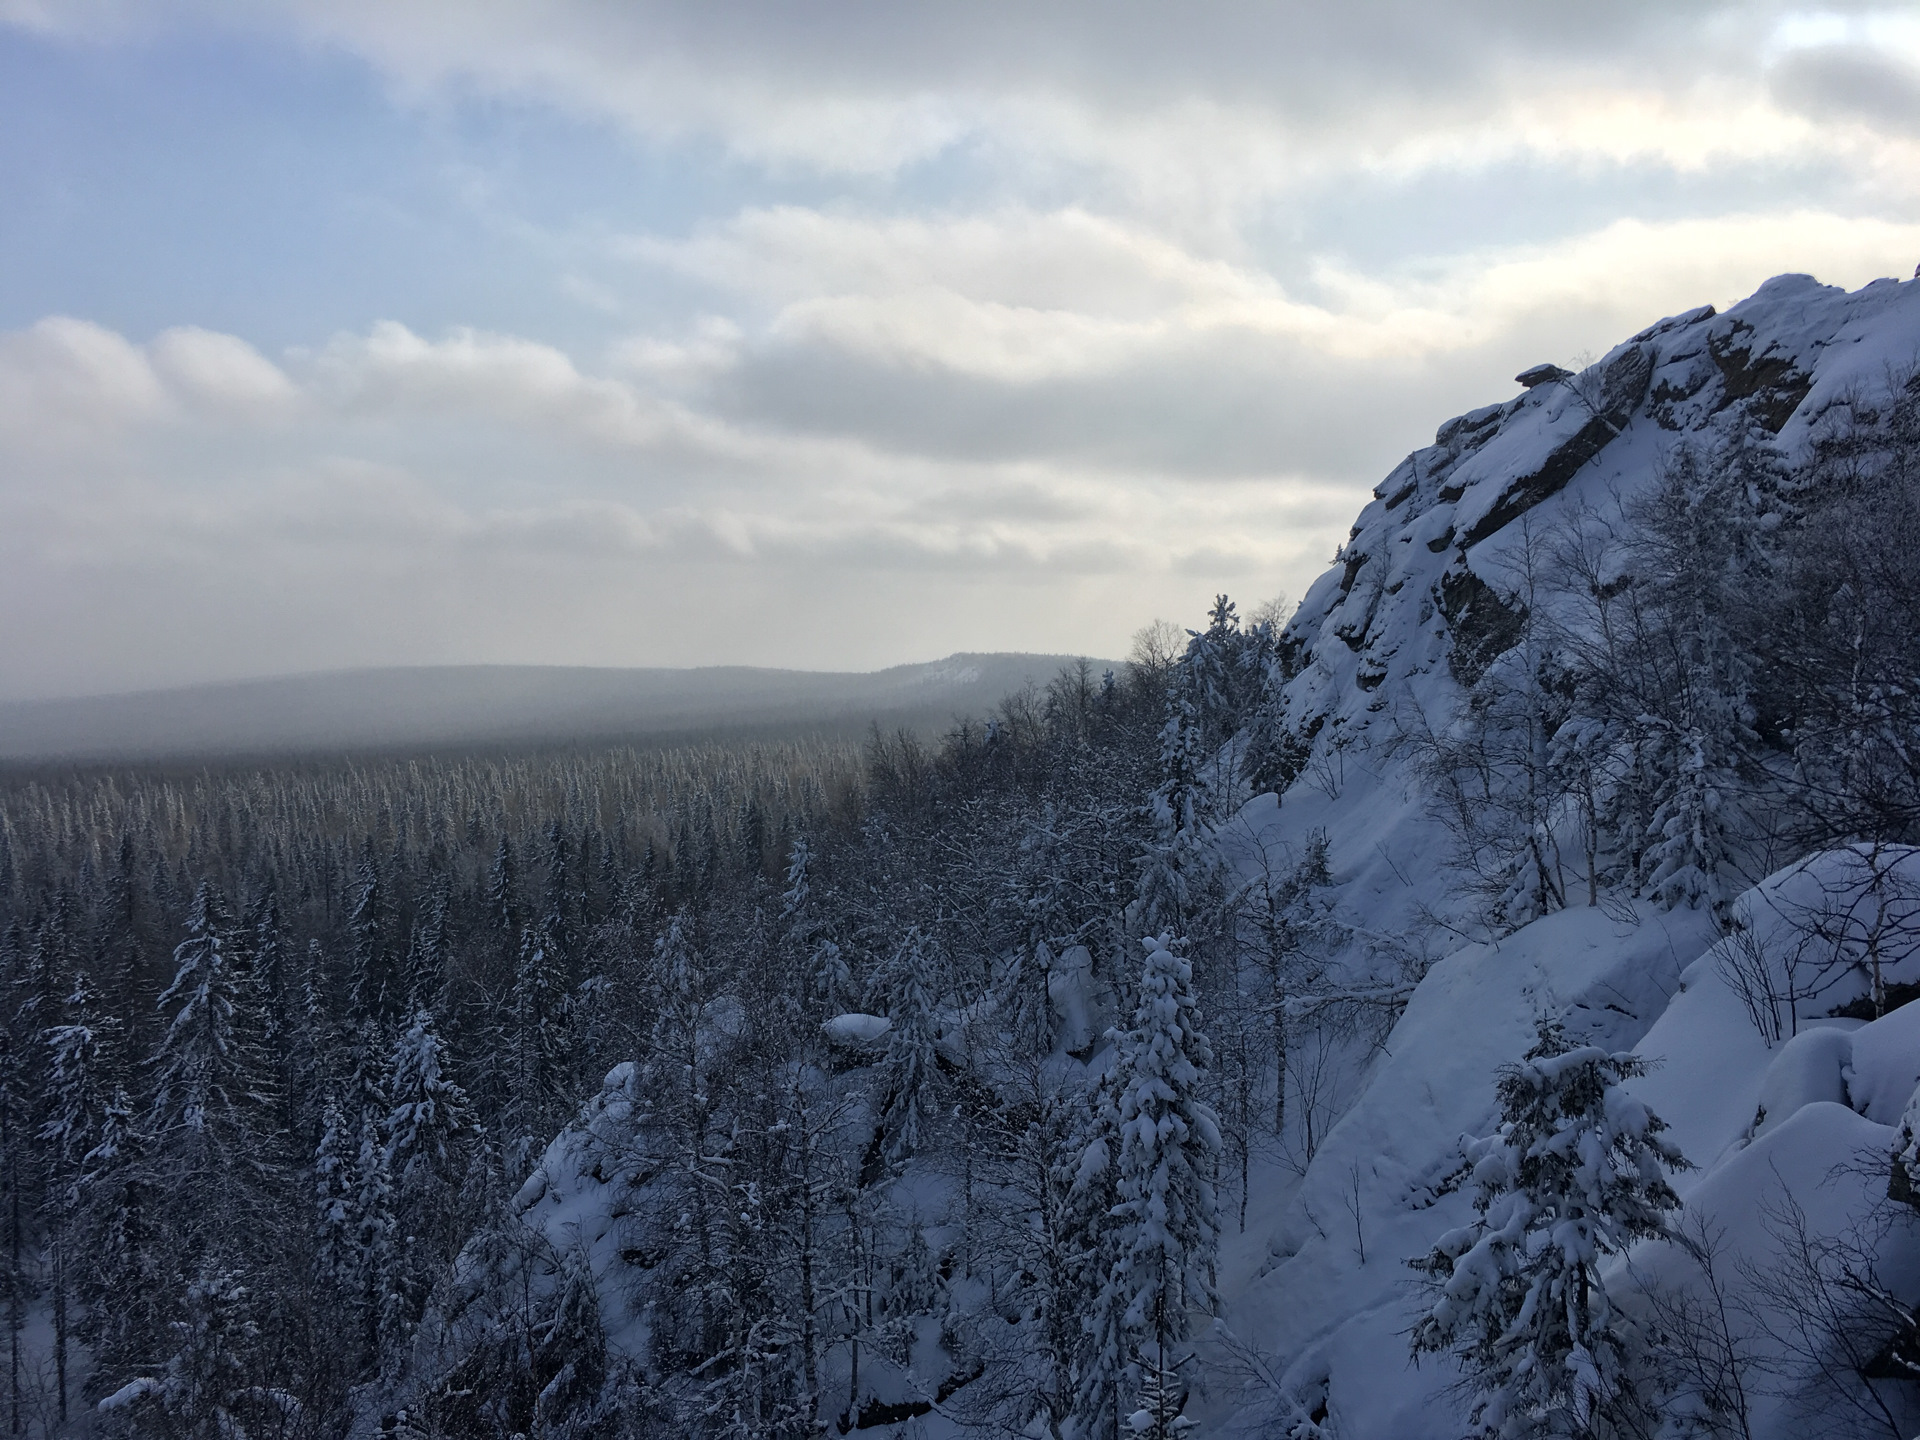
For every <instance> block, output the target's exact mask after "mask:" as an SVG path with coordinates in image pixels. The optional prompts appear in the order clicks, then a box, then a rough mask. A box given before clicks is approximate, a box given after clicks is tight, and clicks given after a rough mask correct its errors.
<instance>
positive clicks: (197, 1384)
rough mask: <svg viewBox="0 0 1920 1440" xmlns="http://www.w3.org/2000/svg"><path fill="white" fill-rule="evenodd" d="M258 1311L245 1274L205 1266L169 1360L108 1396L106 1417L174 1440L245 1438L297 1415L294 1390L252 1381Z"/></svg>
mask: <svg viewBox="0 0 1920 1440" xmlns="http://www.w3.org/2000/svg"><path fill="white" fill-rule="evenodd" d="M251 1310H252V1300H251V1297H250V1296H249V1295H248V1293H247V1289H246V1287H245V1286H244V1285H242V1284H241V1283H240V1277H239V1276H238V1275H237V1274H235V1273H233V1272H231V1271H216V1270H206V1271H202V1272H201V1273H200V1274H199V1275H197V1276H196V1277H195V1278H194V1280H193V1281H192V1283H191V1284H189V1285H188V1286H187V1288H186V1292H185V1295H184V1296H183V1303H182V1306H181V1311H182V1313H181V1317H180V1319H178V1320H176V1321H174V1323H173V1333H174V1341H175V1348H174V1351H173V1354H172V1355H171V1356H169V1357H168V1358H167V1362H166V1364H165V1366H164V1367H163V1368H162V1369H161V1370H160V1373H159V1374H157V1375H149V1376H144V1377H142V1378H140V1379H137V1380H132V1381H129V1382H128V1383H127V1384H126V1385H124V1386H122V1387H121V1388H120V1389H119V1390H116V1391H115V1392H114V1393H113V1394H111V1395H109V1396H108V1397H107V1398H105V1399H104V1400H102V1401H101V1402H100V1410H101V1412H102V1414H103V1417H104V1418H106V1419H107V1420H108V1421H109V1423H112V1422H113V1421H115V1420H118V1419H121V1418H123V1417H124V1418H125V1419H126V1420H127V1421H129V1422H130V1423H131V1424H132V1426H133V1431H132V1433H134V1434H136V1435H142V1436H148V1435H152V1436H165V1437H169V1440H171V1437H175V1436H177V1437H179V1440H202V1437H205V1440H244V1437H246V1436H248V1435H251V1434H253V1433H255V1430H254V1427H255V1426H256V1425H258V1424H260V1423H261V1422H263V1421H270V1420H271V1421H278V1422H279V1424H280V1425H281V1426H285V1425H286V1424H288V1423H289V1422H291V1421H292V1420H293V1419H294V1418H295V1417H296V1416H297V1415H298V1414H299V1408H300V1407H299V1404H298V1402H297V1401H296V1400H295V1399H294V1398H293V1397H292V1396H291V1395H288V1394H286V1393H285V1392H283V1391H280V1390H277V1389H273V1388H270V1387H265V1386H259V1385H255V1384H252V1383H250V1376H249V1368H250V1356H251V1355H252V1353H253V1351H254V1348H255V1346H256V1343H257V1342H258V1339H259V1335H260V1326H259V1324H258V1322H257V1321H255V1320H254V1319H253V1317H252V1315H251V1313H250V1312H251Z"/></svg>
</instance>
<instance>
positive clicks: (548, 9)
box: [0, 0, 1920, 698]
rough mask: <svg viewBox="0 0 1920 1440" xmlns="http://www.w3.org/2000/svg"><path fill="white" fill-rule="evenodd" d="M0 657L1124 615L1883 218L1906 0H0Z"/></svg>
mask: <svg viewBox="0 0 1920 1440" xmlns="http://www.w3.org/2000/svg"><path fill="white" fill-rule="evenodd" d="M0 197H4V198H0V697H8V698H13V697H26V696H41V695H56V694H72V693H83V692H90V691H103V690H117V689H128V688H134V687H139V686H146V685H154V684H168V683H181V682H188V681H194V680H202V679H210V678H224V677H234V676H246V675H259V674H274V673H287V672H293V671H302V670H311V669H320V668H330V667H336V666H346V665H363V664H409V663H437V662H453V661H550V662H564V663H589V664H668V665H685V664H711V663H728V662H731V663H751V664H775V665H795V666H804V667H810V668H871V667H876V666H880V665H885V664H891V663H896V662H900V661H906V660H914V659H929V658H933V657H936V656H939V655H943V654H946V653H948V652H951V651H954V650H961V649H974V650H1015V649H1019V650H1047V651H1062V652H1083V653H1092V654H1096V655H1118V654H1124V653H1125V650H1126V647H1127V644H1128V637H1129V636H1130V634H1131V633H1132V631H1133V630H1134V629H1135V628H1137V627H1138V626H1140V625H1142V624H1144V623H1145V622H1147V621H1148V620H1150V619H1152V618H1154V617H1155V616H1166V617H1168V618H1172V619H1177V620H1180V621H1182V622H1185V623H1198V622H1199V620H1200V617H1201V616H1202V614H1203V612H1204V610H1205V607H1206V605H1207V602H1208V600H1209V598H1210V597H1211V595H1212V594H1213V592H1214V591H1216V590H1222V589H1224V590H1227V591H1228V592H1230V593H1232V594H1233V595H1235V596H1236V597H1238V598H1241V599H1242V600H1243V601H1244V602H1246V603H1247V604H1248V605H1251V604H1252V603H1253V602H1255V601H1258V600H1261V599H1264V598H1266V597H1268V596H1270V595H1272V594H1274V593H1276V592H1286V593H1289V594H1293V595H1297V594H1299V592H1300V591H1301V589H1302V588H1304V586H1305V585H1306V583H1307V582H1308V581H1309V580H1311V578H1312V577H1313V576H1314V575H1315V574H1316V573H1318V571H1319V570H1320V569H1321V568H1322V567H1323V566H1324V565H1325V564H1326V562H1327V560H1328V557H1329V556H1330V555H1331V553H1332V550H1333V548H1334V546H1335V544H1336V543H1337V542H1338V541H1339V540H1340V539H1341V538H1343V537H1344V535H1345V533H1346V529H1347V526H1348V524H1349V523H1350V522H1351V520H1352V518H1353V515H1354V513H1355V511H1356V510H1357V509H1358V507H1359V505H1360V504H1361V502H1362V501H1363V499H1364V498H1365V496H1366V493H1367V491H1368V489H1369V488H1370V487H1371V486H1372V485H1373V484H1374V483H1375V481H1377V480H1378V478H1379V477H1380V476H1381V475H1382V474H1383V473H1384V472H1385V471H1386V470H1387V469H1388V468H1390V467H1391V466H1392V464H1393V463H1394V462H1395V461H1396V460H1397V459H1398V458H1399V457H1400V456H1401V455H1403V454H1404V453H1405V452H1406V451H1407V450H1409V449H1411V448H1412V447H1414V446H1416V445H1419V444H1422V443H1425V442H1426V441H1428V440H1429V439H1430V438H1431V436H1432V433H1433V430H1434V428H1435V426H1436V425H1437V424H1438V423H1439V422H1440V421H1442V420H1444V419H1446V418H1447V417H1448V416H1450V415H1452V414H1455V413H1457V412H1459V411H1461V410H1464V409H1468V408H1471V407H1473V406H1475V405H1479V404H1485V403H1488V402H1491V401H1496V400H1501V399H1504V398H1506V397H1507V396H1509V395H1511V394H1512V393H1514V390H1515V388H1516V387H1515V386H1514V385H1513V383H1512V380H1511V377H1512V375H1513V374H1514V373H1515V372H1516V371H1517V370H1519V369H1521V368H1522V367H1524V366H1526V365H1529V364H1532V363H1534V362H1536V361H1540V360H1555V361H1560V362H1567V361H1569V360H1572V359H1573V358H1575V357H1577V356H1578V355H1580V354H1581V353H1582V352H1599V351H1603V350H1605V349H1606V348H1608V347H1609V346H1610V345H1612V344H1613V343H1615V342H1617V341H1619V340H1620V339H1623V338H1624V337H1625V336H1627V335H1629V334H1631V333H1632V332H1633V331H1634V330H1637V329H1639V328H1640V327H1642V326H1643V325H1645V324H1647V323H1649V322H1650V321H1652V320H1655V319H1657V318H1659V317H1660V316H1662V315H1665V314H1670V313H1674V312H1676V311H1679V310H1683V309H1687V308H1689V307H1691V306H1693V305H1696V304H1700V303H1704V302H1713V303H1716V304H1722V305H1724V304H1727V303H1729V302H1731V301H1733V300H1736V299H1738V298H1739V297H1740V296H1742V295H1744V294H1746V293H1748V292H1749V291H1751V290H1752V289H1754V288H1755V287H1756V286H1757V285H1758V284H1759V283H1760V282H1761V281H1762V280H1763V279H1765V278H1766V277H1767V276H1769V275H1771V274H1775V273H1778V272H1781V271H1788V270H1804V271H1811V272H1812V273H1814V274H1816V275H1818V276H1819V277H1821V278H1822V279H1824V280H1828V281H1831V282H1834V283H1838V284H1844V285H1846V286H1848V287H1854V286H1858V285H1860V284H1863V283H1865V282H1866V281H1868V280H1871V279H1874V278H1876V277H1878V276H1881V275H1898V276H1902V277H1904V276H1907V275H1909V274H1911V273H1912V272H1913V270H1914V266H1915V262H1916V261H1920V9H1916V7H1915V6H1914V5H1912V4H1906V5H1898V6H1885V7H1879V8H1876V7H1873V6H1871V5H1859V6H1847V7H1841V8H1835V9H1819V10H1813V9H1791V8H1786V7H1776V6H1771V5H1760V4H1756V5H1713V4H1688V3H1684V0H1661V3H1654V4H1630V3H1614V0H1609V3H1604V4H1586V5H1535V6H1515V5H1513V4H1512V3H1510V0H1503V3H1493V0H1487V3H1472V4H1440V3H1435V0H1343V3H1340V4H1323V3H1314V4H1288V3H1271V0H1270V3H1265V4H1250V3H1244V4H1236V3H1214V0H1185V3H1182V4H1177V5H1176V4H1171V3H1165V0H1152V3H1147V0H1087V3H1077V0H1070V3H1069V0H1063V3H1050V4H1049V3H1036V0H1021V3H1000V0H971V3H965V4H961V3H954V4H944V3H943V4H933V3H917V0H915V3H907V0H893V3H878V0H870V3H825V0H775V3H721V0H678V3H653V0H623V3H619V4H614V3H604V4H594V3H585V0H547V3H543V4H539V5H533V4H526V5H514V4H508V3H485V4H481V3H472V0H457V3H456V0H446V3H432V0H419V3H405V0H232V3H219V0H207V3H159V4H156V3H153V0H126V3H118V4H117V3H111V0H101V3H87V0H76V3H71V4H68V3H59V0H0Z"/></svg>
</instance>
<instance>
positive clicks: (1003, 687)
mask: <svg viewBox="0 0 1920 1440" xmlns="http://www.w3.org/2000/svg"><path fill="white" fill-rule="evenodd" d="M1073 663H1075V662H1074V660H1073V658H1072V657H1069V656H1064V655H1023V654H988V655H971V654H961V655H950V656H948V657H947V658H946V659H944V660H936V661H932V662H930V663H927V664H919V665H896V666H893V667H891V668H889V669H886V670H878V671H873V672H869V673H853V672H842V673H836V672H828V671H811V670H777V669H761V668H756V667H752V666H743V665H733V666H710V667H702V668H697V669H687V670H673V669H602V668H589V667H585V666H557V665H457V666H434V667H418V668H396V669H374V670H343V671H334V672H328V673H324V674H314V675H294V676H287V677H283V678H275V679H266V680H243V681H235V682H231V683H227V684H218V685H195V686H190V687H183V688H180V689H171V690H149V691H142V692H139V693H136V694H129V695H102V696H90V697H86V698H81V699H71V700H33V701H15V702H11V703H7V704H0V759H4V760H37V759H51V758H56V757H57V758H62V759H79V758H90V759H101V758H116V759H128V758H153V757H158V756H167V755H196V756H210V755H222V754H236V753H239V754H255V755H258V754H276V753H289V752H297V751H313V750H346V749H356V750H361V749H374V748H380V749H394V748H400V747H405V746H447V745H456V744H466V743H475V742H482V741H486V742H495V743H498V742H531V741H556V740H559V741H573V740H605V739H630V738H635V737H641V736H662V735H676V736H694V735H702V736H703V735H709V734H713V733H716V732H727V731H732V732H736V733H737V732H740V731H747V730H751V731H756V732H763V733H770V732H786V731H794V730H819V729H848V730H858V729H861V728H864V727H865V726H866V725H867V724H868V723H869V722H870V721H873V722H878V723H879V724H881V725H882V726H883V727H886V728H891V727H895V726H906V727H908V728H911V729H915V730H921V729H937V728H942V727H944V726H946V725H947V724H950V723H951V722H952V721H953V719H954V718H955V717H957V716H961V715H969V714H972V715H978V714H982V713H984V712H985V711H987V710H989V709H991V708H992V707H993V706H994V705H996V704H997V703H998V702H999V701H1000V700H1001V698H1002V697H1004V696H1006V695H1009V694H1011V693H1013V692H1014V691H1016V690H1019V689H1020V688H1021V687H1023V686H1025V685H1027V684H1029V683H1033V684H1038V685H1043V686H1044V685H1045V684H1046V683H1047V682H1048V681H1049V680H1051V679H1053V677H1054V676H1055V675H1056V674H1057V673H1058V672H1059V670H1060V669H1061V667H1063V666H1066V665H1070V664H1073ZM1106 663H1107V662H1095V672H1096V674H1097V673H1098V672H1099V670H1101V669H1102V668H1105V666H1106Z"/></svg>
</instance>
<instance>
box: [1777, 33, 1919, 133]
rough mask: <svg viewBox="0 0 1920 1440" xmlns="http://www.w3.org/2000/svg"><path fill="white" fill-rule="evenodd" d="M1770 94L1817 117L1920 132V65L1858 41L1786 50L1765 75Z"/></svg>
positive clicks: (1792, 107)
mask: <svg viewBox="0 0 1920 1440" xmlns="http://www.w3.org/2000/svg"><path fill="white" fill-rule="evenodd" d="M1770 80H1771V82H1772V87H1773V93H1774V95H1775V97H1776V98H1777V99H1778V100H1779V101H1780V102H1781V103H1782V104H1783V105H1785V106H1787V107H1788V108H1790V109H1792V110H1796V111H1798V112H1800V113H1801V114H1804V115H1807V116H1810V117H1812V118H1813V119H1816V120H1835V119H1845V120H1854V121H1859V122H1861V123H1864V124H1866V125H1868V126H1870V127H1872V128H1874V129H1876V130H1884V131H1887V132H1890V133H1893V134H1897V135H1902V136H1914V135H1920V69H1916V68H1915V67H1914V66H1913V65H1911V64H1907V63H1903V62H1902V61H1901V60H1899V59H1895V58H1893V57H1891V56H1887V55H1884V54H1882V53H1880V52H1879V51H1876V50H1873V49H1869V48H1866V47H1863V46H1851V45H1822V46H1818V47H1814V48H1808V49H1805V50H1801V51H1798V52H1797V53H1794V54H1790V55H1789V56H1788V57H1787V58H1786V59H1784V60H1782V61H1781V62H1780V64H1779V65H1778V66H1776V67H1775V68H1774V70H1773V72H1772V74H1771V76H1770Z"/></svg>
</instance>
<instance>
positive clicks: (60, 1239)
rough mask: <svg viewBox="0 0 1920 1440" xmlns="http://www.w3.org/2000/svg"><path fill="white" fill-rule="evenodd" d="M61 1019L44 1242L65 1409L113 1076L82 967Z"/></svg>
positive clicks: (46, 1125) (108, 1027)
mask: <svg viewBox="0 0 1920 1440" xmlns="http://www.w3.org/2000/svg"><path fill="white" fill-rule="evenodd" d="M61 1022H62V1023H60V1024H57V1025H54V1026H51V1027H50V1028H49V1029H48V1030H47V1032H46V1038H47V1047H48V1049H49V1051H50V1052H51V1054H52V1063H51V1064H50V1065H49V1067H48V1074H47V1104H46V1114H47V1118H46V1120H45V1121H44V1122H43V1123H42V1124H41V1127H40V1139H41V1140H43V1141H45V1142H47V1144H48V1149H49V1153H48V1156H47V1164H48V1175H47V1193H46V1215H47V1226H46V1230H47V1242H48V1249H49V1250H50V1251H51V1256H50V1258H51V1260H52V1272H53V1273H52V1275H51V1277H50V1280H51V1284H52V1288H53V1295H52V1300H53V1306H52V1308H53V1325H54V1365H55V1370H56V1377H57V1386H58V1395H59V1409H60V1415H61V1420H62V1422H63V1423H64V1421H65V1419H66V1410H67V1339H68V1333H69V1323H70V1318H69V1311H68V1305H67V1302H68V1297H69V1296H70V1295H71V1294H72V1293H73V1291H74V1288H75V1285H76V1283H77V1281H78V1274H77V1273H76V1272H77V1270H84V1269H85V1268H86V1265H87V1260H86V1256H85V1248H86V1230H87V1225H86V1219H87V1200H88V1196H87V1186H86V1177H87V1168H86V1160H87V1156H88V1155H89V1154H90V1153H91V1152H92V1151H93V1149H94V1147H95V1146H97V1145H98V1144H99V1143H100V1137H101V1130H102V1127H103V1126H104V1125H105V1123H106V1118H107V1116H106V1111H107V1106H108V1104H109V1103H110V1102H111V1100H112V1097H113V1088H114V1085H115V1082H116V1081H117V1079H118V1078H119V1077H118V1072H117V1067H116V1062H117V1060H118V1056H117V1054H116V1053H115V1047H114V1045H113V1042H112V1036H113V1034H114V1030H115V1026H114V1022H113V1018H112V1017H111V1016H108V1015H105V1014H103V1013H102V1012H101V1009H100V994H99V992H98V991H97V990H95V989H94V988H93V984H92V982H91V981H89V980H88V979H87V977H86V975H85V974H84V973H81V974H77V975H75V976H74V977H73V988H72V991H71V993H70V994H69V995H68V996H67V1003H66V1007H65V1012H64V1014H63V1015H62V1016H61Z"/></svg>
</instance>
